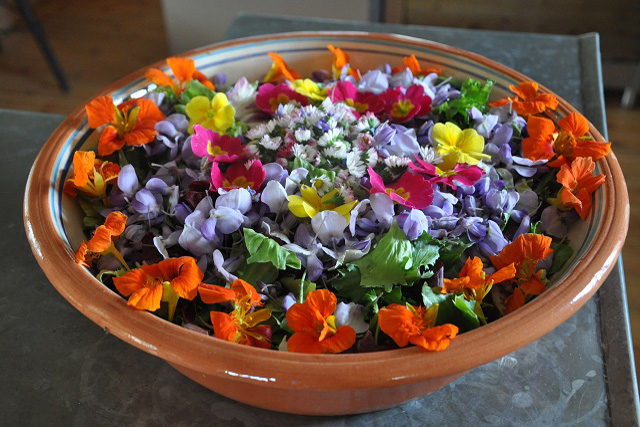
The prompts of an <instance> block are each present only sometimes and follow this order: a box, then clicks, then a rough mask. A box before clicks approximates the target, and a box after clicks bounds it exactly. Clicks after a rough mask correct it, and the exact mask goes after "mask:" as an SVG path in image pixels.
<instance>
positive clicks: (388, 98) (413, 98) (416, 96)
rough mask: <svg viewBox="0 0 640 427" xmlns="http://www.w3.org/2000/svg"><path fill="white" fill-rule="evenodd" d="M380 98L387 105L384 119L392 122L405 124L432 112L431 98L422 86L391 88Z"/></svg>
mask: <svg viewBox="0 0 640 427" xmlns="http://www.w3.org/2000/svg"><path fill="white" fill-rule="evenodd" d="M380 97H381V98H382V100H383V101H384V103H385V108H384V118H386V119H388V120H390V121H392V122H397V123H404V122H406V121H409V120H411V119H412V118H413V117H415V116H423V115H425V114H427V113H428V112H430V111H431V98H430V97H429V96H427V95H425V94H424V88H423V87H422V86H420V85H412V86H409V88H408V89H404V88H403V87H396V88H394V89H392V88H389V89H387V90H386V91H385V92H383V93H382V94H381V95H380Z"/></svg>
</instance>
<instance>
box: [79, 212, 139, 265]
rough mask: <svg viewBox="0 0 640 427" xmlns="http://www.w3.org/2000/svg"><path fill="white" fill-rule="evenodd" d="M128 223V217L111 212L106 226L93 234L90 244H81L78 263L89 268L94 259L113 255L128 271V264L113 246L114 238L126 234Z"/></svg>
mask: <svg viewBox="0 0 640 427" xmlns="http://www.w3.org/2000/svg"><path fill="white" fill-rule="evenodd" d="M126 223H127V216H126V215H125V214H123V213H122V212H119V211H113V212H111V213H110V214H109V215H108V216H107V219H106V220H105V222H104V224H102V225H100V226H98V228H96V230H95V231H94V232H93V237H91V239H90V240H89V241H88V242H82V243H80V247H79V248H78V250H77V252H76V256H75V258H76V262H77V263H78V264H82V265H84V266H86V267H89V266H90V265H91V261H92V260H93V259H96V258H99V257H100V256H103V255H109V254H112V255H113V256H115V257H116V259H117V260H118V261H120V263H121V264H122V265H123V267H125V268H126V269H127V270H128V269H129V267H128V266H127V263H126V262H125V260H124V259H123V258H122V255H120V252H119V251H118V250H117V249H116V247H115V245H114V244H113V238H114V237H118V236H119V235H121V234H122V233H123V232H124V228H125V226H126Z"/></svg>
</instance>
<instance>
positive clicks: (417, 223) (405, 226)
mask: <svg viewBox="0 0 640 427" xmlns="http://www.w3.org/2000/svg"><path fill="white" fill-rule="evenodd" d="M395 219H396V221H397V222H398V226H399V227H400V228H401V229H402V231H404V234H406V235H407V237H408V238H409V240H416V239H417V238H418V237H420V236H422V233H423V232H425V231H429V221H428V220H427V217H426V216H425V214H424V213H423V212H422V211H420V210H418V209H411V210H409V211H404V212H402V213H400V214H398V215H396V217H395Z"/></svg>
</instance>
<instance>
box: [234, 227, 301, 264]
mask: <svg viewBox="0 0 640 427" xmlns="http://www.w3.org/2000/svg"><path fill="white" fill-rule="evenodd" d="M244 243H245V245H246V247H247V251H249V257H248V258H247V264H253V263H255V262H270V263H271V264H273V266H274V267H276V268H277V269H279V270H284V269H286V268H287V267H291V268H295V269H299V268H300V266H301V263H300V260H299V259H298V257H297V256H296V255H295V254H294V253H293V252H291V251H289V250H287V249H285V248H283V247H282V246H280V245H279V244H278V242H276V241H275V240H273V239H271V238H269V237H267V236H265V235H263V234H260V233H257V232H255V231H253V230H252V229H250V228H245V229H244Z"/></svg>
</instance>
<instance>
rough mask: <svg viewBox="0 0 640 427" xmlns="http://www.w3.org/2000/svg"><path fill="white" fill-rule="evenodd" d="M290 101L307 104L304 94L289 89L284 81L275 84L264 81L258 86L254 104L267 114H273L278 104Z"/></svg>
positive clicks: (285, 103)
mask: <svg viewBox="0 0 640 427" xmlns="http://www.w3.org/2000/svg"><path fill="white" fill-rule="evenodd" d="M290 102H294V103H296V104H299V105H307V104H308V103H309V100H308V99H307V97H306V96H304V95H301V94H299V93H297V92H296V91H294V90H293V89H291V88H290V87H289V85H287V84H286V83H280V84H279V85H277V86H274V85H272V84H271V83H265V84H263V85H262V86H260V89H258V95H256V105H257V106H258V108H260V109H261V110H262V111H264V112H265V113H268V114H274V113H275V112H276V110H277V109H278V107H279V106H280V105H287V104H288V103H290Z"/></svg>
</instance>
